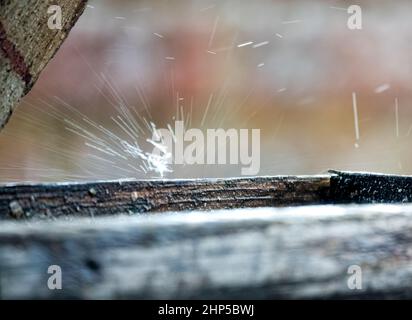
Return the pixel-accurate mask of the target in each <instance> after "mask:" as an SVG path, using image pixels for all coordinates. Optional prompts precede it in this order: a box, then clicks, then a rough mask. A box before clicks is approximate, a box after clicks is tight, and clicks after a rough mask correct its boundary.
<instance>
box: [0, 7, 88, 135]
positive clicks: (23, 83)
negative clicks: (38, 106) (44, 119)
mask: <svg viewBox="0 0 412 320" xmlns="http://www.w3.org/2000/svg"><path fill="white" fill-rule="evenodd" d="M86 2H87V0H26V1H21V0H8V1H0V130H1V128H3V126H4V125H5V124H6V122H7V121H8V119H9V117H10V115H11V113H12V111H13V109H14V108H15V106H16V105H17V104H18V102H19V101H20V99H21V98H22V97H23V96H24V95H26V94H27V93H28V92H29V91H30V89H31V88H32V86H33V85H34V83H35V82H36V80H37V79H38V77H39V75H40V73H41V71H42V70H43V69H44V67H45V66H46V65H47V63H48V62H49V60H50V59H51V58H52V57H53V56H54V54H55V53H56V51H57V50H58V49H59V47H60V45H61V44H62V43H63V41H64V40H65V39H66V37H67V35H68V34H69V32H70V30H71V28H72V27H73V26H74V24H75V23H76V21H77V19H78V18H79V16H80V15H81V14H82V12H83V10H84V8H85V5H86ZM51 5H58V6H59V7H60V8H61V18H62V19H61V29H50V28H49V25H48V21H49V18H50V16H52V15H53V12H51V13H48V9H49V8H50V6H51Z"/></svg>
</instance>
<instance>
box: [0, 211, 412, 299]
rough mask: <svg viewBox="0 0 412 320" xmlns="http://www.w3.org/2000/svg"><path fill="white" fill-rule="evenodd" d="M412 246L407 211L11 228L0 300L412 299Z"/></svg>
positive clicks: (0, 257) (223, 215)
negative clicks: (52, 269) (54, 285)
mask: <svg viewBox="0 0 412 320" xmlns="http://www.w3.org/2000/svg"><path fill="white" fill-rule="evenodd" d="M411 245H412V206H411V205H402V206H399V205H396V206H395V205H366V206H359V205H355V206H305V207H293V208H254V209H250V208H249V209H235V210H224V211H215V212H213V214H212V213H207V212H192V213H191V214H190V215H186V214H182V213H174V214H160V215H157V216H132V217H130V216H127V217H124V216H122V217H104V218H96V219H90V218H77V219H74V220H73V221H60V220H59V221H48V222H46V221H40V222H36V223H31V224H24V223H21V222H18V223H17V222H11V221H8V222H4V221H3V222H2V223H1V226H0V286H1V287H0V297H1V298H3V299H9V298H19V299H21V298H53V299H54V298H146V299H149V298H165V299H166V298H167V299H169V298H173V299H176V298H183V299H186V298H213V299H215V298H231V299H237V298H255V299H256V298H338V297H339V298H354V297H358V298H377V297H379V298H396V297H403V298H412V269H411V268H410V266H411V264H412V254H411V250H410V248H411ZM50 265H58V266H60V267H61V271H62V290H49V289H48V287H47V280H48V277H49V276H50V274H48V273H47V270H48V267H49V266H50ZM350 266H359V267H360V268H361V280H360V281H361V282H360V283H361V285H362V289H361V290H356V289H355V290H352V289H350V288H349V287H348V285H347V283H348V280H349V277H350V276H351V275H352V274H349V273H348V270H349V268H350ZM356 268H357V267H356ZM358 274H359V273H358ZM358 284H359V283H358Z"/></svg>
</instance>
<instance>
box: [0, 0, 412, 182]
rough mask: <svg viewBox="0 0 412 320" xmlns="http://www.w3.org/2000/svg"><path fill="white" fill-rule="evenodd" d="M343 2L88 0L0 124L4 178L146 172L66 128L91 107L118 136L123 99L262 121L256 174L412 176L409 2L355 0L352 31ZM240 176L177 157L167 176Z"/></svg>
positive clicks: (140, 111) (219, 120) (194, 120)
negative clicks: (359, 21)
mask: <svg viewBox="0 0 412 320" xmlns="http://www.w3.org/2000/svg"><path fill="white" fill-rule="evenodd" d="M348 6H349V4H348V2H347V1H333V0H318V1H300V0H294V1H290V0H288V1H286V0H285V1H268V0H259V1H235V0H221V1H206V0H204V1H201V0H179V1H160V0H159V1H126V0H122V1H120V0H116V1H114V0H112V1H109V0H98V1H97V0H96V1H90V2H89V6H88V7H87V9H86V11H85V13H84V15H83V16H82V17H81V18H80V20H79V23H78V24H77V25H76V26H75V28H74V29H73V31H72V33H71V34H70V36H69V38H68V40H67V41H66V42H65V43H64V45H63V46H62V48H61V50H60V51H59V52H58V54H57V55H56V56H55V58H54V59H53V60H52V61H51V62H50V64H49V65H48V66H47V68H46V69H45V71H44V72H43V74H42V75H41V78H40V79H39V81H38V82H37V84H36V85H35V87H34V88H33V90H32V92H31V93H30V94H29V95H28V96H27V97H26V98H25V99H24V101H23V102H22V103H21V105H20V106H19V107H18V108H17V110H16V112H15V114H14V115H13V117H12V119H11V121H10V122H9V124H8V125H7V126H6V128H5V129H4V130H3V131H2V132H1V133H0V154H1V157H0V181H1V182H8V181H27V180H31V181H66V180H95V179H117V178H152V177H155V176H156V175H155V174H153V173H144V172H138V171H135V170H133V169H131V168H132V167H136V166H138V165H137V164H135V163H133V160H128V161H129V164H131V165H130V166H128V164H125V162H124V161H123V160H122V161H117V160H116V161H115V160H113V159H107V157H105V155H104V154H102V153H99V152H98V151H97V150H95V149H91V148H90V147H88V146H87V145H86V144H85V139H84V138H82V137H81V136H80V135H78V134H75V133H73V132H72V131H70V130H68V129H67V127H68V122H67V121H68V120H69V121H75V123H78V124H80V125H81V126H84V128H87V129H88V130H89V129H92V128H90V125H89V124H88V123H87V122H85V120H84V119H85V118H86V117H87V119H90V120H92V121H94V122H95V123H97V124H99V125H102V126H104V128H107V129H109V130H113V131H114V132H116V133H117V134H119V135H121V134H124V133H122V132H119V131H118V127H117V126H116V124H115V123H114V122H113V120H112V119H111V117H116V116H117V115H118V110H117V109H116V108H117V107H119V105H121V104H122V103H124V104H125V105H126V106H127V108H128V109H130V110H134V111H133V112H132V113H133V115H134V117H135V120H136V121H138V122H139V123H142V125H143V126H144V123H145V121H147V122H150V121H152V122H153V123H155V124H156V126H157V127H158V128H164V127H166V125H167V124H168V123H172V122H173V121H174V120H175V119H176V118H183V119H186V120H188V119H190V121H191V126H192V127H202V128H203V129H206V128H220V127H222V128H237V129H240V128H257V129H261V170H260V175H276V174H317V173H322V172H325V171H326V170H328V169H345V170H362V171H363V170H367V171H378V172H387V173H402V174H411V173H412V161H411V159H412V143H411V142H412V136H411V132H412V108H410V105H411V103H412V94H411V92H412V91H411V84H412V59H411V49H412V19H411V18H410V13H411V12H412V11H411V9H412V3H411V2H410V1H406V0H404V1H396V2H393V1H389V0H373V1H372V0H370V1H366V0H365V1H362V3H361V7H362V12H363V29H362V30H349V29H348V27H347V20H348V17H349V14H348V13H347V12H346V9H347V7H348ZM63 14H64V13H63ZM248 42H253V43H252V44H250V45H245V46H242V44H245V43H248ZM239 45H240V46H239ZM353 92H356V95H357V105H358V117H359V133H360V136H359V140H357V139H356V136H355V124H354V110H353V105H352V93H353ZM395 99H398V102H399V104H398V108H397V111H396V106H395ZM209 100H210V101H211V104H210V106H209V108H207V105H208V102H209ZM206 110H207V113H206V114H205V112H206ZM80 113H81V114H80ZM203 118H204V119H205V122H204V125H203V126H201V122H202V119H203ZM96 134H98V133H96ZM141 135H142V140H143V141H144V140H145V139H146V138H150V134H149V135H148V136H145V135H144V134H141ZM146 147H148V146H146ZM239 175H240V166H234V165H225V166H222V165H220V166H219V165H208V166H207V165H205V166H174V167H173V173H170V174H168V177H171V178H185V177H225V176H239Z"/></svg>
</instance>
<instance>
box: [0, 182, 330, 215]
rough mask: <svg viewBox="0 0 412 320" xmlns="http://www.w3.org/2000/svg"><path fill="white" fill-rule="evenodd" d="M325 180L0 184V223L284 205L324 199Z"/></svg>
mask: <svg viewBox="0 0 412 320" xmlns="http://www.w3.org/2000/svg"><path fill="white" fill-rule="evenodd" d="M329 185H330V176H329V175H324V176H306V177H294V176H278V177H255V178H234V179H195V180H123V181H105V182H91V183H60V184H25V185H24V184H23V185H22V184H8V185H3V186H0V219H9V218H12V219H31V218H46V219H48V218H57V217H61V216H69V217H73V216H103V215H109V214H120V213H129V214H134V213H149V212H162V211H188V210H212V209H229V208H243V207H266V206H290V205H304V204H314V203H317V204H319V203H326V202H327V201H328V193H329Z"/></svg>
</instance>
